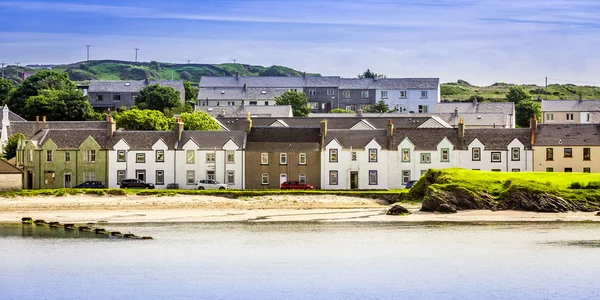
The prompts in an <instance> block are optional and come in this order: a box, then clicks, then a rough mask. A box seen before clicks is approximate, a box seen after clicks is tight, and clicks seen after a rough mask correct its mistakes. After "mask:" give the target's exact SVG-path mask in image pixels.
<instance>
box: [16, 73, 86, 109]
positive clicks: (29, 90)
mask: <svg viewBox="0 0 600 300" xmlns="http://www.w3.org/2000/svg"><path fill="white" fill-rule="evenodd" d="M76 89H77V87H76V86H75V84H74V83H73V81H71V80H70V79H69V75H68V74H67V73H58V72H53V71H47V70H45V71H41V72H39V73H37V74H35V75H32V76H30V77H28V78H27V79H25V81H23V83H21V84H20V85H19V86H18V87H17V88H16V89H15V90H14V91H13V92H12V93H11V94H10V96H9V97H8V101H7V104H8V107H9V108H10V110H11V111H12V112H14V113H16V114H17V115H25V114H26V111H25V105H26V104H27V99H29V97H33V96H37V95H39V94H40V92H41V91H42V90H62V91H73V90H76ZM34 117H35V116H34ZM29 120H33V119H29Z"/></svg>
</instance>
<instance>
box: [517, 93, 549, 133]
mask: <svg viewBox="0 0 600 300" xmlns="http://www.w3.org/2000/svg"><path fill="white" fill-rule="evenodd" d="M515 113H516V116H515V119H516V120H515V121H516V123H517V126H518V127H529V125H530V123H529V122H530V120H531V117H533V115H535V117H536V118H537V119H538V120H541V119H542V109H541V105H540V103H539V102H533V101H531V100H523V101H521V102H519V103H518V104H517V105H516V106H515Z"/></svg>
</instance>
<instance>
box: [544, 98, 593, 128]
mask: <svg viewBox="0 0 600 300" xmlns="http://www.w3.org/2000/svg"><path fill="white" fill-rule="evenodd" d="M542 118H543V119H542V123H544V124H590V123H591V124H598V123H600V100H583V99H580V100H542Z"/></svg>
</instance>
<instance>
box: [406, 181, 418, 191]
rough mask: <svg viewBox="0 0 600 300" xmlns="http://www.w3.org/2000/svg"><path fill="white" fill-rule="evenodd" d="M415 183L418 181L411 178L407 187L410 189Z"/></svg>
mask: <svg viewBox="0 0 600 300" xmlns="http://www.w3.org/2000/svg"><path fill="white" fill-rule="evenodd" d="M415 183H417V181H416V180H410V181H409V182H407V183H406V188H407V189H410V188H411V187H413V185H415Z"/></svg>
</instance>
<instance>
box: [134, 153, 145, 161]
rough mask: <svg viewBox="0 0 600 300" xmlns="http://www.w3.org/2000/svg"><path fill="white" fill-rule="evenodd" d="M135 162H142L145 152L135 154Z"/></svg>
mask: <svg viewBox="0 0 600 300" xmlns="http://www.w3.org/2000/svg"><path fill="white" fill-rule="evenodd" d="M135 162H136V163H144V162H146V153H137V154H136V155H135Z"/></svg>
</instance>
